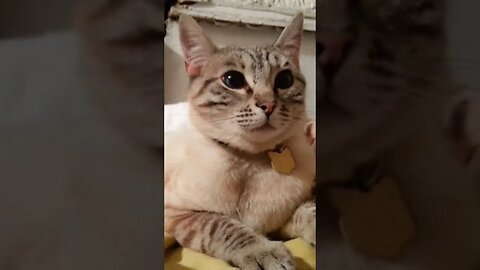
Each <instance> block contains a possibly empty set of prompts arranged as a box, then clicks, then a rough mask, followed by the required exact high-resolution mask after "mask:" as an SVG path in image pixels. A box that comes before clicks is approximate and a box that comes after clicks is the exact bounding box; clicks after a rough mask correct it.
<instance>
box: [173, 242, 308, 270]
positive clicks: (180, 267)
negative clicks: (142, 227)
mask: <svg viewBox="0 0 480 270" xmlns="http://www.w3.org/2000/svg"><path fill="white" fill-rule="evenodd" d="M164 245H165V248H164V250H165V270H233V269H238V268H235V267H232V266H230V265H228V264H227V263H226V262H224V261H222V260H219V259H215V258H212V257H209V256H207V255H204V254H202V253H198V252H195V251H193V250H190V249H187V248H181V247H179V246H178V245H177V244H176V243H175V240H174V239H173V238H172V237H170V236H168V235H166V234H165V240H164ZM285 246H286V247H287V248H288V249H289V250H290V252H291V253H292V255H293V256H294V258H295V261H296V265H297V268H296V269H297V270H314V269H315V249H314V248H313V247H312V246H311V245H310V244H308V243H307V242H305V241H304V240H303V239H299V238H297V239H293V240H290V241H288V242H285Z"/></svg>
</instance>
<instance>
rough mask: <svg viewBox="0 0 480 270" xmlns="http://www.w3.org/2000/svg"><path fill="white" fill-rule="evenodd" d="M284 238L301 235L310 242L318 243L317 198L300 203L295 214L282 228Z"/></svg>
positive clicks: (281, 233) (281, 232)
mask: <svg viewBox="0 0 480 270" xmlns="http://www.w3.org/2000/svg"><path fill="white" fill-rule="evenodd" d="M280 235H281V236H282V237H283V238H287V239H291V238H297V237H301V238H303V239H305V240H306V241H307V242H309V243H310V244H313V245H315V244H316V205H315V200H313V201H308V202H306V203H304V204H302V205H300V206H299V207H298V208H297V209H296V210H295V212H294V213H293V216H292V217H291V218H290V219H289V220H288V221H287V223H286V224H285V225H284V226H283V227H282V228H281V229H280Z"/></svg>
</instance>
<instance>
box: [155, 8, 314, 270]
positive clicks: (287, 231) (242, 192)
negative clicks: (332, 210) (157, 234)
mask: <svg viewBox="0 0 480 270" xmlns="http://www.w3.org/2000/svg"><path fill="white" fill-rule="evenodd" d="M179 29H180V43H181V46H182V50H183V53H184V58H185V66H186V71H187V74H188V76H189V78H190V87H189V90H188V98H187V100H188V103H189V111H190V123H191V126H192V128H191V129H190V130H188V131H185V130H181V131H177V132H174V133H170V134H166V135H165V136H166V137H165V179H164V181H165V182H164V183H165V189H164V190H165V197H164V198H165V199H164V205H165V231H166V232H167V233H169V234H171V235H173V236H174V237H175V238H176V240H177V241H178V242H179V243H180V244H181V245H182V246H183V247H187V248H191V249H194V250H197V251H200V252H203V253H206V254H208V255H211V256H214V257H217V258H221V259H223V260H225V261H227V262H229V263H230V264H231V265H233V266H236V267H239V268H240V269H266V270H274V269H294V261H293V259H292V257H291V255H290V253H289V252H288V250H287V249H286V247H285V246H283V245H282V244H281V243H279V242H274V241H271V240H269V239H268V238H267V237H266V235H267V234H270V233H275V232H280V233H281V234H283V235H284V236H287V237H291V238H293V237H304V238H305V239H306V240H307V241H310V242H312V243H314V242H315V204H314V203H313V202H312V201H309V200H310V198H311V195H312V191H313V185H314V177H315V158H314V156H315V153H314V147H313V145H314V144H313V143H312V140H311V138H309V137H311V136H310V135H311V133H309V132H308V131H311V127H310V128H309V126H311V125H312V124H311V123H310V124H309V121H307V118H306V112H305V102H304V99H305V85H306V81H305V78H304V77H303V75H302V74H301V71H300V68H299V66H300V65H299V54H300V51H299V50H300V46H301V38H302V33H303V15H302V14H301V13H299V14H298V15H296V16H295V17H294V18H293V19H292V21H291V22H290V24H289V25H288V26H287V27H286V28H285V29H284V30H283V32H282V34H281V35H280V37H279V38H278V40H277V41H276V42H275V43H274V45H268V46H267V45H265V46H251V47H241V46H227V47H223V48H217V47H216V46H215V45H214V44H213V43H212V41H210V39H209V38H208V37H207V36H206V35H205V33H204V31H203V30H202V28H201V27H200V26H199V24H198V23H197V22H196V21H195V20H194V19H193V18H192V17H190V16H188V15H181V16H180V18H179ZM279 146H280V147H281V148H284V147H285V150H279V151H290V152H291V156H293V158H294V160H295V167H294V168H293V171H291V170H290V171H288V172H276V171H275V169H274V166H275V165H276V164H275V158H272V161H271V160H270V159H269V157H268V155H267V152H269V151H275V150H274V149H278V147H279ZM275 154H276V153H274V154H273V155H275ZM296 209H298V210H297V211H296ZM292 216H293V218H291V217H292ZM308 217H310V218H308ZM301 225H303V226H304V227H303V228H298V226H301Z"/></svg>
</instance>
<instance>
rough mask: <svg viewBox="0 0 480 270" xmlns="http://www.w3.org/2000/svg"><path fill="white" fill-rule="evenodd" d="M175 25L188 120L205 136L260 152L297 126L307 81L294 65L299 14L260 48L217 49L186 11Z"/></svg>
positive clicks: (296, 63)
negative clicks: (186, 84) (187, 81)
mask: <svg viewBox="0 0 480 270" xmlns="http://www.w3.org/2000/svg"><path fill="white" fill-rule="evenodd" d="M179 26H180V43H181V46H182V49H183V53H184V58H185V66H186V70H187V74H188V76H189V77H190V80H191V82H190V87H189V93H188V101H189V103H190V111H191V120H192V123H193V125H194V126H195V127H196V128H197V129H198V130H200V131H201V132H202V133H203V134H204V135H206V136H208V137H210V138H212V139H214V140H218V141H222V142H224V143H228V144H229V145H231V146H233V147H236V148H238V149H241V150H245V151H248V152H260V151H264V150H267V149H272V148H273V147H275V145H277V144H279V143H282V142H283V141H284V140H286V139H287V138H289V137H290V136H291V135H292V133H293V131H294V130H295V129H296V128H297V126H299V125H302V123H303V122H304V121H305V103H304V98H305V84H306V82H305V79H304V77H303V75H302V73H301V71H300V65H299V55H300V46H301V40H302V33H303V15H302V14H298V15H296V16H295V17H294V18H293V20H292V21H291V23H290V24H289V25H288V26H287V27H286V28H285V29H284V30H283V32H282V34H281V35H280V37H279V38H278V39H277V40H276V41H272V44H269V45H264V46H247V47H241V46H227V47H223V48H218V47H217V46H215V45H214V44H213V42H212V41H211V40H210V39H209V38H208V37H207V36H206V35H205V33H204V31H203V30H202V28H201V27H200V26H199V25H198V24H197V22H196V21H195V20H194V19H193V18H191V17H190V16H187V15H182V16H181V17H180V20H179ZM302 128H303V125H302V126H300V129H302Z"/></svg>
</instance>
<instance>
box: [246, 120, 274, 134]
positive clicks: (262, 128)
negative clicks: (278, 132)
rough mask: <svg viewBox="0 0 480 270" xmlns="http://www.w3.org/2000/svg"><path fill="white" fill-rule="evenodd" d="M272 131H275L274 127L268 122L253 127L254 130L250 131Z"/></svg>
mask: <svg viewBox="0 0 480 270" xmlns="http://www.w3.org/2000/svg"><path fill="white" fill-rule="evenodd" d="M272 130H275V127H273V126H272V125H270V123H268V122H266V123H265V124H263V125H261V126H259V127H255V128H252V129H250V131H251V132H265V131H272Z"/></svg>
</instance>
